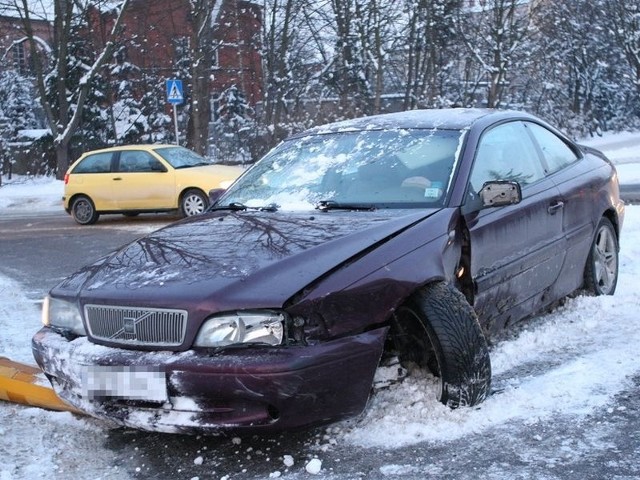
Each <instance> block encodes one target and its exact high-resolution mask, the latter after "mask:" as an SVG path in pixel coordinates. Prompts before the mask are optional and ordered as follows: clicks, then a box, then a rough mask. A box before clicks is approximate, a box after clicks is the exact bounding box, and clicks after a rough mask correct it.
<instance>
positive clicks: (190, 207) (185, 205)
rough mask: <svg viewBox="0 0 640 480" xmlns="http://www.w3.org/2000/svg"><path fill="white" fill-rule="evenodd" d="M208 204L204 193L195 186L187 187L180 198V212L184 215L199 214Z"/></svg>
mask: <svg viewBox="0 0 640 480" xmlns="http://www.w3.org/2000/svg"><path fill="white" fill-rule="evenodd" d="M208 206H209V202H208V200H207V197H206V196H205V194H204V193H202V192H201V191H200V190H196V189H195V188H192V189H189V190H187V191H186V192H184V194H183V195H182V198H181V199H180V213H182V215H183V216H185V217H191V216H193V215H199V214H201V213H202V212H204V211H205V210H206V209H207V207H208Z"/></svg>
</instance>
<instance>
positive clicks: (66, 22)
mask: <svg viewBox="0 0 640 480" xmlns="http://www.w3.org/2000/svg"><path fill="white" fill-rule="evenodd" d="M129 3H130V0H122V1H121V2H119V3H118V4H117V5H116V6H114V7H113V11H114V15H113V18H114V20H113V23H112V25H113V26H112V28H111V29H110V33H109V34H108V36H107V41H106V43H105V45H104V47H103V48H102V49H101V50H100V51H98V52H96V55H95V57H94V59H93V61H92V63H89V64H86V65H83V66H82V67H83V68H84V73H83V75H82V76H81V77H80V79H79V81H76V80H75V79H74V78H73V76H72V75H70V74H69V73H70V70H71V69H72V68H73V66H74V64H75V62H76V59H75V58H74V57H73V55H72V52H71V49H70V46H71V44H72V41H73V39H74V37H73V34H74V32H75V31H76V30H74V28H73V27H74V25H75V26H77V25H79V24H82V25H86V24H87V15H89V14H91V12H92V9H93V11H94V12H95V11H99V9H100V8H102V7H106V6H109V5H112V4H113V2H111V1H107V0H104V1H100V0H94V1H92V2H88V1H84V0H82V1H80V0H78V1H71V0H56V1H55V2H53V18H52V19H51V20H52V25H53V37H54V39H53V46H52V52H51V62H50V63H48V62H47V61H46V60H45V59H44V58H43V56H42V54H41V52H40V50H39V48H38V45H37V40H36V36H35V34H34V29H33V25H32V23H31V19H32V18H33V17H34V11H33V6H32V3H31V2H29V0H20V1H17V2H15V8H16V10H17V12H16V13H17V14H18V16H19V18H21V19H22V22H23V28H24V30H25V33H26V37H27V39H28V43H29V46H30V54H31V58H33V59H34V62H33V66H34V68H33V73H34V76H35V78H36V84H37V87H38V94H39V97H40V99H41V103H42V108H43V109H44V112H45V116H46V119H47V124H48V126H49V129H50V130H51V132H52V134H53V137H54V146H55V151H56V161H57V176H58V177H59V178H62V176H63V175H64V173H65V171H66V170H67V168H68V166H69V161H70V146H71V141H72V138H73V135H74V133H75V132H76V131H77V129H78V127H79V125H80V123H81V120H82V115H83V109H84V105H85V102H86V101H87V97H88V96H89V94H90V91H91V88H92V81H93V79H94V78H95V77H96V75H97V74H98V73H99V72H100V70H101V68H102V66H103V65H104V64H105V63H106V62H107V61H108V60H109V58H110V57H111V55H112V54H113V52H114V51H115V49H116V46H117V44H116V41H117V39H118V38H119V34H120V32H121V29H122V14H123V13H124V12H125V11H126V9H127V8H128V6H129ZM95 9H97V10H95Z"/></svg>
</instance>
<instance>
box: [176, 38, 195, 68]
mask: <svg viewBox="0 0 640 480" xmlns="http://www.w3.org/2000/svg"><path fill="white" fill-rule="evenodd" d="M190 58H191V41H190V39H189V37H177V38H174V39H173V64H174V67H175V68H176V69H177V70H181V69H185V70H186V69H189V68H190V66H191V60H190Z"/></svg>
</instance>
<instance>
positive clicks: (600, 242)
mask: <svg viewBox="0 0 640 480" xmlns="http://www.w3.org/2000/svg"><path fill="white" fill-rule="evenodd" d="M617 284H618V236H617V235H616V231H615V229H614V228H613V224H612V223H611V221H610V220H609V219H608V218H605V217H603V218H602V219H600V223H598V227H597V228H596V235H595V237H594V239H593V243H592V244H591V250H590V251H589V257H587V264H586V266H585V269H584V286H585V289H586V290H587V292H589V293H591V294H593V295H613V293H614V292H615V291H616V285H617Z"/></svg>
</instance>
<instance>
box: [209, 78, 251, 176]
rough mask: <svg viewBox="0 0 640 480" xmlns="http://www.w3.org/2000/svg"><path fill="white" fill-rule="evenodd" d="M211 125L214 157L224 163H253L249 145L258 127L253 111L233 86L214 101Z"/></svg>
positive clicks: (242, 95)
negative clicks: (215, 107) (214, 115)
mask: <svg viewBox="0 0 640 480" xmlns="http://www.w3.org/2000/svg"><path fill="white" fill-rule="evenodd" d="M216 103H217V109H216V119H215V121H214V122H213V133H214V142H213V146H214V149H215V156H216V157H217V158H218V159H219V160H221V161H225V162H230V163H247V162H249V161H251V160H252V157H253V156H252V154H251V145H252V144H253V143H254V141H255V139H256V133H257V127H256V122H255V120H254V118H253V109H252V108H251V107H250V106H249V104H248V103H247V100H246V98H245V96H244V94H243V93H242V92H241V91H240V90H239V89H238V87H237V86H236V85H232V86H231V87H229V88H227V89H226V90H225V91H224V92H222V94H221V95H220V96H219V97H218V99H217V102H216Z"/></svg>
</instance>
